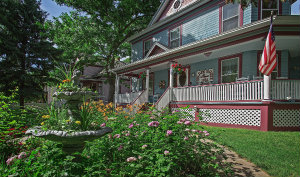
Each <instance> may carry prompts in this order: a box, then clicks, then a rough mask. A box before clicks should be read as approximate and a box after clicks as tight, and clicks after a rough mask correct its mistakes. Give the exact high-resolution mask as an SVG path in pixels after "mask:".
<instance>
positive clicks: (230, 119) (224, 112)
mask: <svg viewBox="0 0 300 177" xmlns="http://www.w3.org/2000/svg"><path fill="white" fill-rule="evenodd" d="M201 112H203V114H202V117H203V120H202V121H204V122H208V123H222V124H234V125H249V126H260V120H261V113H260V109H199V114H200V113H201Z"/></svg>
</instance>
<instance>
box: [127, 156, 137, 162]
mask: <svg viewBox="0 0 300 177" xmlns="http://www.w3.org/2000/svg"><path fill="white" fill-rule="evenodd" d="M136 160H137V159H136V158H135V157H128V158H127V160H126V161H127V162H134V161H136Z"/></svg>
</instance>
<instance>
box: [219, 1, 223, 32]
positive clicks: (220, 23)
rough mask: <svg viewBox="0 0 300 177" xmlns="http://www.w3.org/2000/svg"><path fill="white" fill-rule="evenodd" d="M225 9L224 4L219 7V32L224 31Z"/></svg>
mask: <svg viewBox="0 0 300 177" xmlns="http://www.w3.org/2000/svg"><path fill="white" fill-rule="evenodd" d="M222 11H223V6H220V7H219V34H221V33H222V31H223V30H222V13H223V12H222Z"/></svg>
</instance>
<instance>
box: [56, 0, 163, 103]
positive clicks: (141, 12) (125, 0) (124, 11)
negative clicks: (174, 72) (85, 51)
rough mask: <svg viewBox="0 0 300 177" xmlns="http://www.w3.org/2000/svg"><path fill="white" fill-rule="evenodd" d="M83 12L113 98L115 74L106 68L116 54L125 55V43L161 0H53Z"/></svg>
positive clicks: (126, 51) (153, 11)
mask: <svg viewBox="0 0 300 177" xmlns="http://www.w3.org/2000/svg"><path fill="white" fill-rule="evenodd" d="M55 1H56V2H57V3H58V4H61V5H67V6H70V7H73V8H75V9H77V10H78V11H81V12H85V13H86V14H87V16H88V17H87V18H88V19H89V20H90V22H91V24H92V25H93V26H92V28H90V29H93V30H91V31H90V32H89V39H90V40H91V41H92V43H93V47H95V48H94V51H95V53H94V56H98V58H97V61H98V62H100V63H101V64H102V65H103V66H104V68H105V71H106V77H107V78H108V79H107V81H108V83H109V85H110V93H109V98H110V101H112V100H113V94H114V90H115V74H114V73H111V72H109V70H111V69H112V68H114V66H115V63H116V58H119V57H124V56H128V55H129V54H130V45H129V44H128V43H126V39H128V38H129V37H130V36H132V35H133V34H135V33H137V32H139V31H141V30H142V29H144V28H145V27H146V26H147V24H148V23H149V21H150V20H151V18H152V16H153V15H154V13H155V12H156V10H157V8H158V6H159V5H160V0H152V1H148V0H122V1H116V0H101V1H78V0H55Z"/></svg>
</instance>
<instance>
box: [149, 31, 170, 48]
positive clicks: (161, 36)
mask: <svg viewBox="0 0 300 177" xmlns="http://www.w3.org/2000/svg"><path fill="white" fill-rule="evenodd" d="M153 42H159V43H161V44H163V45H165V46H168V42H169V36H168V30H164V31H162V32H159V33H157V34H155V35H154V36H153Z"/></svg>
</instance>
